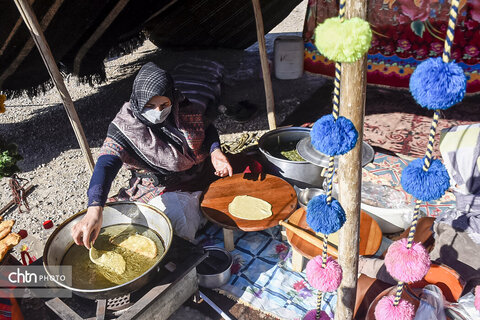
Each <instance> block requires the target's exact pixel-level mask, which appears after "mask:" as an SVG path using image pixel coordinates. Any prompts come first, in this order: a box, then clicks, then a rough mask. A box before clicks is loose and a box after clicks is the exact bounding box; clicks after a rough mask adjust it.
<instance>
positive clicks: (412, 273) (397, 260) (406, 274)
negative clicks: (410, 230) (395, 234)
mask: <svg viewBox="0 0 480 320" xmlns="http://www.w3.org/2000/svg"><path fill="white" fill-rule="evenodd" d="M407 243H408V240H407V239H406V238H404V239H400V240H397V241H395V242H394V243H392V244H391V245H390V247H389V248H388V251H387V254H386V255H385V267H386V268H387V271H388V273H390V275H391V276H392V277H394V278H395V279H396V280H398V281H403V282H415V281H419V280H421V279H423V277H424V276H425V275H426V274H427V272H428V270H429V269H430V257H429V255H428V252H427V250H425V248H424V247H423V246H422V245H421V244H420V243H417V242H413V245H412V247H411V248H410V249H408V248H407Z"/></svg>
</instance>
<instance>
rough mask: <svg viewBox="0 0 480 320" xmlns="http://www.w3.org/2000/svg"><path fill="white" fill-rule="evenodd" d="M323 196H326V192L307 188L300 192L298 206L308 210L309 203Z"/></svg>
mask: <svg viewBox="0 0 480 320" xmlns="http://www.w3.org/2000/svg"><path fill="white" fill-rule="evenodd" d="M321 194H325V191H324V190H323V189H319V188H306V189H303V190H300V191H299V192H298V204H299V205H300V207H302V208H304V209H306V208H307V204H308V202H309V201H310V200H312V199H313V198H314V197H316V196H319V195H321Z"/></svg>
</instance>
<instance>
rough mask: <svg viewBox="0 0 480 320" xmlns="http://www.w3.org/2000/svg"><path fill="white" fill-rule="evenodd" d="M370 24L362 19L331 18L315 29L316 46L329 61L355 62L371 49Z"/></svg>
mask: <svg viewBox="0 0 480 320" xmlns="http://www.w3.org/2000/svg"><path fill="white" fill-rule="evenodd" d="M371 41H372V30H371V29H370V24H369V23H368V22H367V21H365V20H362V19H360V18H352V19H349V20H345V21H343V22H342V21H341V19H340V18H339V17H335V18H329V19H327V20H325V21H324V22H323V23H322V24H320V25H318V27H317V28H316V29H315V46H316V47H317V49H318V50H319V51H320V52H321V53H322V54H323V55H324V56H325V57H327V58H328V59H330V60H333V61H336V62H355V61H357V60H359V59H360V58H361V57H362V56H363V55H364V54H365V53H366V52H367V51H368V49H369V48H370V43H371Z"/></svg>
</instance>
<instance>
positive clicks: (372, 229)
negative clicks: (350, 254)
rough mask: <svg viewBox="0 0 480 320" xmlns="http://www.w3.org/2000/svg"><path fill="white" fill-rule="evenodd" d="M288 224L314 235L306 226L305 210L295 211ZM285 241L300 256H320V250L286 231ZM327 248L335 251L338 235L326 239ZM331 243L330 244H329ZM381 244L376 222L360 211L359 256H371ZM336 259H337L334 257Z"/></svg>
mask: <svg viewBox="0 0 480 320" xmlns="http://www.w3.org/2000/svg"><path fill="white" fill-rule="evenodd" d="M288 222H289V223H290V224H293V225H295V226H297V227H300V228H302V229H304V230H305V231H307V232H308V233H311V234H312V235H315V232H313V230H312V229H310V227H309V226H308V224H307V212H306V211H305V209H303V208H300V209H298V210H297V211H295V212H294V213H293V214H292V216H291V217H290V219H289V220H288ZM287 239H288V242H289V243H290V245H291V246H292V247H294V248H295V249H296V250H297V251H298V252H299V253H301V254H302V256H304V257H306V258H308V259H312V258H313V257H315V256H318V255H321V254H322V248H321V247H317V246H315V245H313V244H311V243H310V242H308V241H306V240H303V239H302V238H301V237H299V236H298V235H296V234H295V233H293V232H292V231H290V230H288V229H287ZM328 240H329V246H330V245H333V247H334V248H335V249H336V248H337V246H338V234H337V233H333V234H331V235H330V236H329V237H328ZM330 242H332V243H330ZM381 243H382V230H380V227H379V226H378V224H377V222H376V221H375V220H373V218H372V217H370V216H369V215H368V214H367V213H365V212H363V211H361V214H360V247H359V251H360V255H362V256H364V255H373V254H375V252H377V251H378V248H380V244H381ZM335 258H337V257H335Z"/></svg>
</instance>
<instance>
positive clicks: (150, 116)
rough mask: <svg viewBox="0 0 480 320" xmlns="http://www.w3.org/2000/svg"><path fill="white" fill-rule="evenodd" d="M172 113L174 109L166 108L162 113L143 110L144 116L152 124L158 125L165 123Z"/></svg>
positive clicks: (148, 109)
mask: <svg viewBox="0 0 480 320" xmlns="http://www.w3.org/2000/svg"><path fill="white" fill-rule="evenodd" d="M171 111H172V107H168V108H165V109H163V110H161V111H158V110H155V109H151V108H143V110H142V115H143V116H144V117H145V119H147V120H148V121H150V122H151V123H154V124H158V123H162V122H163V121H165V120H166V119H167V117H168V115H169V114H170V112H171Z"/></svg>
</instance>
